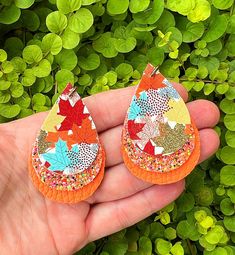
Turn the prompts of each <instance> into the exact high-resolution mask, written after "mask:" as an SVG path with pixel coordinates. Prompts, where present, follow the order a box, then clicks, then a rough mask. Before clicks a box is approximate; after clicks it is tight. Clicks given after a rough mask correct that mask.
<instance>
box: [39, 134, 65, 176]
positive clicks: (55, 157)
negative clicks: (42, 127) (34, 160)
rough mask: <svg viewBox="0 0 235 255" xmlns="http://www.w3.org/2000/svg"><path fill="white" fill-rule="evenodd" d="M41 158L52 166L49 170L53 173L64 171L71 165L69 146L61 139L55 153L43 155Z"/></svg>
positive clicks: (56, 145)
mask: <svg viewBox="0 0 235 255" xmlns="http://www.w3.org/2000/svg"><path fill="white" fill-rule="evenodd" d="M41 156H42V157H43V159H44V160H45V161H47V162H48V163H49V164H50V167H49V168H48V169H49V170H51V171H64V169H65V168H66V167H68V166H69V164H70V159H69V158H68V147H67V144H66V142H65V141H63V140H61V139H59V141H58V142H57V143H56V144H55V152H47V153H43V154H41Z"/></svg>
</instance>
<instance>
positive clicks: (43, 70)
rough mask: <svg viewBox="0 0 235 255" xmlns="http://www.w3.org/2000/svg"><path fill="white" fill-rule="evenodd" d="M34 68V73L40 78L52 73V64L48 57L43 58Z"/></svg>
mask: <svg viewBox="0 0 235 255" xmlns="http://www.w3.org/2000/svg"><path fill="white" fill-rule="evenodd" d="M32 70H33V74H34V75H35V76H36V77H38V78H43V77H47V76H48V75H49V74H50V73H51V64H50V62H49V61H48V60H47V59H43V60H42V61H40V62H39V64H38V66H35V67H33V68H32Z"/></svg>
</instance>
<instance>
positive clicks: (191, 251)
mask: <svg viewBox="0 0 235 255" xmlns="http://www.w3.org/2000/svg"><path fill="white" fill-rule="evenodd" d="M186 242H187V245H188V248H189V250H190V253H191V255H197V254H196V253H195V252H194V249H193V246H192V244H191V242H190V240H189V239H186Z"/></svg>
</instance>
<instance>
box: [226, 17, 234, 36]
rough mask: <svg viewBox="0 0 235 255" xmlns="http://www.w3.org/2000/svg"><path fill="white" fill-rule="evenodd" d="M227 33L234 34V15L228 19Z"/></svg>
mask: <svg viewBox="0 0 235 255" xmlns="http://www.w3.org/2000/svg"><path fill="white" fill-rule="evenodd" d="M227 33H228V34H235V14H234V15H232V16H230V17H229V21H228V27H227Z"/></svg>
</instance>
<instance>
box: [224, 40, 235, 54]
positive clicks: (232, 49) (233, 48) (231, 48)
mask: <svg viewBox="0 0 235 255" xmlns="http://www.w3.org/2000/svg"><path fill="white" fill-rule="evenodd" d="M234 40H235V35H230V36H229V38H228V40H227V43H226V45H225V46H226V48H227V50H228V55H229V56H230V57H234V56H235V45H234Z"/></svg>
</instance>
